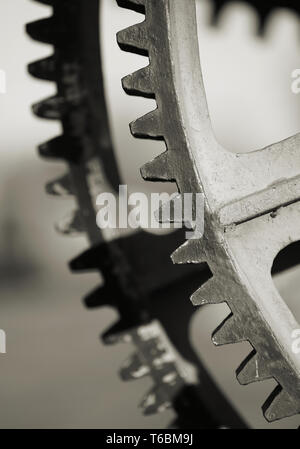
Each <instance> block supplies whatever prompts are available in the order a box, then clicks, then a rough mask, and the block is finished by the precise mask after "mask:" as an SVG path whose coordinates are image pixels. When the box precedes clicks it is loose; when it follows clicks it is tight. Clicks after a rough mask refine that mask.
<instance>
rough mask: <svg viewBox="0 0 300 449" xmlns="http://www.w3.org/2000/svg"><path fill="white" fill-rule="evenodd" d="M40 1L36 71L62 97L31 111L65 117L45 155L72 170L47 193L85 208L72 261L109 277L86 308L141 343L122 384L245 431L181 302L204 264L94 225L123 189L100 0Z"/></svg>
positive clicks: (155, 401) (32, 31)
mask: <svg viewBox="0 0 300 449" xmlns="http://www.w3.org/2000/svg"><path fill="white" fill-rule="evenodd" d="M39 1H40V2H41V3H45V4H47V5H52V6H53V7H54V10H53V16H52V17H51V18H48V19H43V20H40V21H38V22H34V23H32V24H29V25H28V26H27V32H28V34H29V35H30V36H31V37H32V38H33V39H36V40H38V41H41V42H45V43H51V44H53V45H54V54H53V56H51V57H50V58H46V59H43V60H41V61H38V62H35V63H33V64H30V66H29V72H30V73H31V74H32V75H33V76H35V77H37V78H39V79H44V80H47V81H54V82H55V83H56V85H57V90H58V92H57V95H56V96H55V97H54V98H52V99H48V100H44V101H42V102H41V103H39V104H37V105H35V106H33V111H34V113H35V114H36V115H37V116H39V117H42V118H46V119H59V120H61V123H62V128H63V135H62V136H60V137H57V138H56V139H54V140H52V141H50V142H48V143H46V144H43V145H42V146H41V147H40V149H39V151H40V154H41V155H42V156H45V157H48V158H57V159H62V160H64V161H66V162H67V165H68V173H67V174H66V175H65V176H64V177H62V178H61V179H59V180H54V181H52V182H51V183H49V184H48V185H47V187H46V190H47V192H48V193H50V194H53V195H58V196H65V195H74V196H75V197H76V199H77V203H78V211H76V212H72V213H71V214H69V215H68V217H67V218H66V219H64V220H63V221H62V222H60V223H59V225H57V229H58V230H59V231H61V232H62V233H63V234H68V235H70V234H74V233H75V234H76V233H77V232H83V231H84V232H86V233H87V235H88V237H89V240H90V244H91V248H90V249H89V250H87V251H86V252H85V253H84V254H82V255H80V256H79V257H78V258H76V259H75V260H73V261H72V262H71V268H72V269H73V270H74V271H82V270H93V269H95V270H97V269H98V270H99V271H100V272H101V274H102V275H103V277H104V280H105V284H104V286H102V287H100V288H99V289H97V290H95V291H94V292H92V293H91V294H90V295H89V296H88V297H87V298H86V300H85V302H86V305H87V306H88V307H96V306H102V305H110V306H112V307H115V308H116V309H117V310H118V312H119V315H120V320H119V321H118V322H117V323H116V324H114V325H113V326H112V327H111V328H110V329H109V330H108V331H107V332H105V334H104V335H103V339H104V342H105V343H107V344H108V343H114V342H117V341H120V340H123V341H124V340H125V341H131V342H132V343H133V344H134V346H135V348H136V353H135V355H134V356H133V357H132V359H131V360H130V361H129V362H127V363H126V365H125V366H123V367H122V369H121V375H122V377H123V378H124V379H129V378H136V377H139V376H142V375H146V374H148V375H151V377H152V378H153V380H154V384H155V386H154V391H151V392H150V394H148V395H147V396H146V398H145V400H144V401H143V406H144V410H145V413H153V412H156V411H161V410H163V409H165V407H167V406H169V405H170V404H171V403H172V404H173V406H174V409H175V410H176V412H177V415H178V419H177V425H184V426H186V425H187V424H188V425H189V426H191V425H192V426H193V427H195V426H199V427H213V428H216V427H221V426H227V427H240V428H241V427H245V424H244V423H243V421H242V420H241V419H240V418H239V417H238V415H237V414H236V412H235V411H234V410H233V408H232V407H231V405H230V404H229V403H228V402H227V401H226V399H225V398H224V397H223V395H222V394H221V393H220V392H219V390H218V389H217V387H216V385H215V384H214V383H213V382H212V380H211V379H210V376H209V375H208V373H207V372H206V370H205V368H204V367H203V366H202V364H201V362H200V361H199V360H198V358H197V357H196V356H195V354H194V352H193V350H192V348H191V345H190V342H189V337H188V328H189V322H190V319H191V316H192V314H193V308H192V307H190V305H188V304H185V303H184V302H183V301H181V299H182V297H183V296H186V295H187V294H188V292H189V291H190V292H191V291H192V290H190V289H191V288H193V287H195V286H196V282H198V279H199V268H198V267H195V270H193V271H192V272H191V271H190V270H189V269H186V268H185V267H177V269H175V268H174V267H173V266H172V264H171V262H170V260H169V257H168V255H169V253H170V251H171V248H174V247H175V246H176V245H178V244H179V242H180V241H182V239H183V233H182V232H179V233H175V234H171V235H169V236H164V237H155V236H151V235H148V234H146V233H145V232H142V231H141V232H139V233H138V234H136V235H133V236H130V237H126V238H124V237H122V238H121V236H120V235H118V236H117V238H116V236H111V235H109V236H107V235H104V234H103V233H102V232H100V230H99V229H98V227H97V225H96V212H97V211H96V210H95V205H96V201H95V200H96V197H97V195H98V194H99V193H101V192H103V191H106V192H107V191H113V192H115V194H116V191H117V188H118V186H119V184H121V181H120V176H119V173H118V169H117V166H116V162H115V159H114V156H113V149H112V143H111V137H110V131H109V125H108V119H107V112H106V107H105V99H104V91H103V80H102V74H101V65H100V48H99V22H98V18H99V14H98V8H99V0H89V2H86V1H85V0H39ZM145 253H146V254H149V258H148V259H147V258H145V257H144V254H145ZM150 256H151V257H150ZM158 260H159V261H160V263H158ZM195 273H197V276H195ZM200 276H201V277H203V279H204V280H205V279H208V278H209V276H210V272H209V271H208V270H206V271H202V273H200ZM175 281H176V282H175ZM169 292H170V293H169ZM169 295H170V296H169ZM170 297H171V300H172V304H173V307H178V308H179V312H178V314H179V315H180V316H181V319H182V328H181V329H180V332H179V331H178V326H176V323H174V322H173V320H172V316H170V314H169V305H168V303H169V300H168V298H170ZM158 323H159V324H158ZM174 347H175V348H176V350H174ZM149 348H150V349H152V351H149ZM186 360H187V361H188V362H189V363H192V364H193V365H195V366H196V368H197V371H198V373H197V374H198V375H199V381H198V385H195V375H194V371H195V370H192V372H190V369H189V367H190V364H189V363H187V362H186ZM161 361H162V362H163V363H161ZM197 380H198V379H197ZM187 416H188V419H187V418H186V417H187ZM191 416H194V420H193V421H191V420H190V417H191ZM187 421H188V422H187Z"/></svg>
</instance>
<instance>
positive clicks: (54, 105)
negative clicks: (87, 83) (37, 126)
mask: <svg viewBox="0 0 300 449" xmlns="http://www.w3.org/2000/svg"><path fill="white" fill-rule="evenodd" d="M32 111H33V113H34V114H35V115H36V116H37V117H40V118H45V119H48V120H62V118H63V117H64V115H65V113H66V111H67V105H66V102H65V99H64V98H63V97H59V96H58V95H55V96H54V97H50V98H46V99H45V100H43V101H40V102H39V103H36V104H34V105H33V106H32Z"/></svg>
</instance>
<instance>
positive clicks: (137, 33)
mask: <svg viewBox="0 0 300 449" xmlns="http://www.w3.org/2000/svg"><path fill="white" fill-rule="evenodd" d="M117 41H118V44H119V47H120V48H121V49H122V50H124V51H131V52H134V53H137V54H140V55H143V56H147V55H148V50H147V48H148V45H149V43H148V36H147V26H146V22H145V21H144V22H141V23H137V24H135V25H132V26H130V27H128V28H125V29H124V30H122V31H119V32H118V34H117Z"/></svg>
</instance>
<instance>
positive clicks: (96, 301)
mask: <svg viewBox="0 0 300 449" xmlns="http://www.w3.org/2000/svg"><path fill="white" fill-rule="evenodd" d="M84 303H85V305H86V307H87V308H88V309H94V308H97V307H106V306H110V307H113V306H114V305H115V302H114V293H113V291H112V289H111V288H110V287H108V286H107V285H106V284H105V285H104V286H102V287H99V288H97V289H96V290H94V291H92V292H91V293H90V294H89V295H87V296H86V297H85V298H84Z"/></svg>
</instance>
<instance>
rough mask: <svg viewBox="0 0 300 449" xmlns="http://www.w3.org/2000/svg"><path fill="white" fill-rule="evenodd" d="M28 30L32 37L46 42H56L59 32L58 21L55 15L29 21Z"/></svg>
mask: <svg viewBox="0 0 300 449" xmlns="http://www.w3.org/2000/svg"><path fill="white" fill-rule="evenodd" d="M26 32H27V34H28V35H29V36H30V37H31V38H32V39H34V40H36V41H39V42H43V43H45V44H55V42H56V40H57V35H58V34H59V31H58V26H57V23H56V21H55V20H54V19H53V17H47V18H46V19H40V20H37V21H35V22H31V23H28V24H27V25H26Z"/></svg>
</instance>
